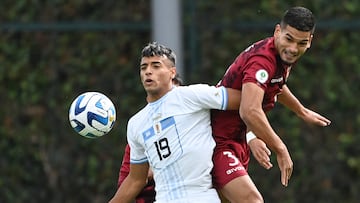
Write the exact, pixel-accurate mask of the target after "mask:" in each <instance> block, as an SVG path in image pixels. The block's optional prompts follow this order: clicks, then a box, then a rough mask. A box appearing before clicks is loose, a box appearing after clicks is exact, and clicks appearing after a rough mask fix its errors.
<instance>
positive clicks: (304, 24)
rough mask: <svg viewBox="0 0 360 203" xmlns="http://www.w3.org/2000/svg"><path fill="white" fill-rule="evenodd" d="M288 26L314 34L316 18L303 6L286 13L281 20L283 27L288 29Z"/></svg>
mask: <svg viewBox="0 0 360 203" xmlns="http://www.w3.org/2000/svg"><path fill="white" fill-rule="evenodd" d="M286 25H290V26H291V27H293V28H296V29H297V30H300V31H304V32H311V34H313V33H314V31H315V16H314V15H313V13H312V12H311V11H310V10H309V9H307V8H304V7H301V6H297V7H292V8H290V9H289V10H287V11H285V13H284V16H283V18H282V20H281V26H282V27H286Z"/></svg>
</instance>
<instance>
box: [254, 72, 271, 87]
mask: <svg viewBox="0 0 360 203" xmlns="http://www.w3.org/2000/svg"><path fill="white" fill-rule="evenodd" d="M255 78H256V80H257V81H258V82H259V83H261V84H264V83H265V82H266V81H267V79H268V78H269V73H268V72H267V71H266V70H264V69H260V70H258V71H256V74H255Z"/></svg>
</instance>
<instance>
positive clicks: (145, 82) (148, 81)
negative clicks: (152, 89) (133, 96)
mask: <svg viewBox="0 0 360 203" xmlns="http://www.w3.org/2000/svg"><path fill="white" fill-rule="evenodd" d="M152 82H153V80H151V79H146V80H145V81H144V84H146V85H149V84H151V83H152Z"/></svg>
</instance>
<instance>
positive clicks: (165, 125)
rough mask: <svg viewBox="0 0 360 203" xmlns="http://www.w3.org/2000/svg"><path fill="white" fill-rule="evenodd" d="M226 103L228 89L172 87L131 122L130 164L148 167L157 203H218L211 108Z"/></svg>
mask: <svg viewBox="0 0 360 203" xmlns="http://www.w3.org/2000/svg"><path fill="white" fill-rule="evenodd" d="M227 99H228V98H227V92H226V89H225V88H224V87H219V88H216V87H214V86H208V85H204V84H199V85H190V86H180V87H174V88H173V89H172V90H171V91H170V92H168V93H167V94H166V95H164V96H163V97H162V98H160V99H159V100H157V101H155V102H152V103H149V104H148V105H147V106H145V107H144V108H143V109H142V110H140V111H139V112H138V113H137V114H135V115H134V116H133V117H132V118H131V119H130V120H129V123H128V131H127V137H128V142H129V144H130V148H131V150H130V163H132V164H136V163H144V162H149V164H150V167H151V169H152V170H153V172H154V180H155V185H156V186H155V188H156V202H157V203H163V202H181V203H184V202H197V203H201V202H206V203H211V202H214V203H215V202H216V203H218V202H220V200H219V197H218V195H217V193H216V191H215V189H213V187H212V177H211V174H210V172H211V170H212V167H213V163H212V154H213V149H214V147H215V141H214V139H213V137H212V131H211V126H210V109H219V110H225V109H226V105H227Z"/></svg>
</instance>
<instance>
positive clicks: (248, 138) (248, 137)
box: [246, 131, 256, 144]
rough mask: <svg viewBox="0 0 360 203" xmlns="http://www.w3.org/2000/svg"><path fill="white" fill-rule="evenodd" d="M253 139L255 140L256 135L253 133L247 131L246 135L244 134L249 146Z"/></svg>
mask: <svg viewBox="0 0 360 203" xmlns="http://www.w3.org/2000/svg"><path fill="white" fill-rule="evenodd" d="M255 138H256V135H255V134H254V133H253V132H251V131H249V132H248V133H246V143H248V144H249V142H250V141H251V140H252V139H255Z"/></svg>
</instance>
